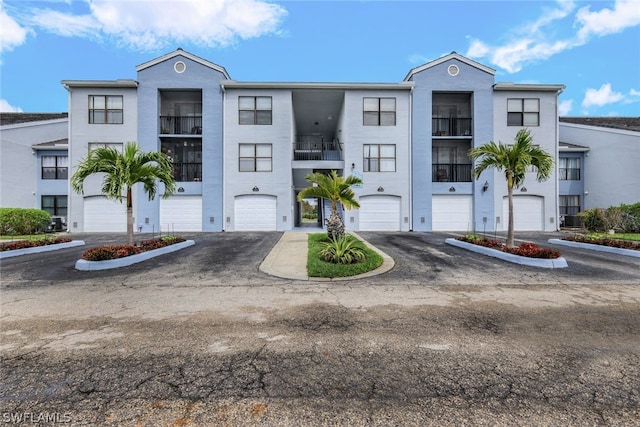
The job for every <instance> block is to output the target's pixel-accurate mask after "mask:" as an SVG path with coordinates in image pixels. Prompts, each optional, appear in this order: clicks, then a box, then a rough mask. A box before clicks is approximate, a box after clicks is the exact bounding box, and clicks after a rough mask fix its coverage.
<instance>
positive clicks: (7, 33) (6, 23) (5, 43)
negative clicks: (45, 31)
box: [0, 1, 29, 53]
mask: <svg viewBox="0 0 640 427" xmlns="http://www.w3.org/2000/svg"><path fill="white" fill-rule="evenodd" d="M0 28H2V31H0V53H2V52H7V51H10V50H13V48H15V47H17V46H20V45H21V44H23V43H24V42H25V40H26V39H27V34H28V33H29V30H28V29H26V28H23V27H21V26H20V24H18V23H17V22H16V21H15V20H14V19H13V18H12V17H10V16H9V15H8V14H7V12H6V11H5V9H4V5H3V3H2V2H1V1H0Z"/></svg>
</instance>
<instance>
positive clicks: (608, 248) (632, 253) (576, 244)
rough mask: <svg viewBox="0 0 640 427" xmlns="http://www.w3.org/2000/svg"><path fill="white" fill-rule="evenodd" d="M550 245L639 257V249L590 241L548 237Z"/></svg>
mask: <svg viewBox="0 0 640 427" xmlns="http://www.w3.org/2000/svg"><path fill="white" fill-rule="evenodd" d="M548 242H549V243H551V244H552V245H563V246H570V247H572V248H580V249H588V250H590V251H598V252H608V253H610V254H616V255H625V256H632V257H636V258H640V251H636V250H634V249H623V248H613V247H611V246H604V245H594V244H591V243H583V242H572V241H571V240H562V239H549V240H548Z"/></svg>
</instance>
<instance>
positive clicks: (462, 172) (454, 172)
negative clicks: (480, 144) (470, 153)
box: [431, 163, 472, 182]
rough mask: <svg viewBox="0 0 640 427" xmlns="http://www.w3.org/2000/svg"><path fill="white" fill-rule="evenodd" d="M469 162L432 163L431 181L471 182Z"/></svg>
mask: <svg viewBox="0 0 640 427" xmlns="http://www.w3.org/2000/svg"><path fill="white" fill-rule="evenodd" d="M471 166H472V165H471V164H470V163H469V164H461V163H434V164H432V165H431V180H432V181H433V182H471Z"/></svg>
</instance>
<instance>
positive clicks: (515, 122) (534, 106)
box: [507, 98, 540, 126]
mask: <svg viewBox="0 0 640 427" xmlns="http://www.w3.org/2000/svg"><path fill="white" fill-rule="evenodd" d="M507 125H508V126H539V125H540V100H539V99H538V98H509V99H507Z"/></svg>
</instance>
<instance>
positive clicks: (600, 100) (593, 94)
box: [582, 83, 624, 108]
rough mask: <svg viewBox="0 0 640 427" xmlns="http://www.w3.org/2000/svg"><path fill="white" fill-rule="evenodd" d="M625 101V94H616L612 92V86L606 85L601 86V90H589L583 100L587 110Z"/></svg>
mask: <svg viewBox="0 0 640 427" xmlns="http://www.w3.org/2000/svg"><path fill="white" fill-rule="evenodd" d="M623 99H624V95H623V94H621V93H620V92H614V91H613V90H611V84H610V83H605V84H603V85H602V86H600V89H592V88H589V89H587V92H586V93H585V95H584V99H583V100H582V106H583V107H585V108H587V107H591V106H592V105H595V106H597V107H602V106H603V105H607V104H613V103H615V102H618V101H622V100H623Z"/></svg>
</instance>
